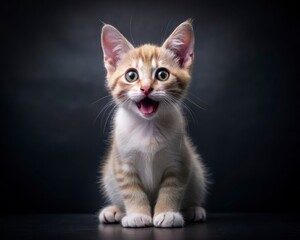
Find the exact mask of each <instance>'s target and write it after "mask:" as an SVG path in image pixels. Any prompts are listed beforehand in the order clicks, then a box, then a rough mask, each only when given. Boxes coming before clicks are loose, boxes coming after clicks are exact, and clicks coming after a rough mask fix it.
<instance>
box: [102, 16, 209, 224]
mask: <svg viewBox="0 0 300 240" xmlns="http://www.w3.org/2000/svg"><path fill="white" fill-rule="evenodd" d="M101 43H102V48H103V53H104V63H105V68H106V70H107V86H108V89H109V91H110V92H111V94H112V96H113V98H114V100H115V102H116V104H117V110H116V113H115V116H114V122H113V131H112V134H111V147H110V151H109V153H108V156H107V158H106V159H105V163H104V165H103V167H102V186H103V190H104V192H105V194H106V196H107V198H108V200H109V202H110V205H109V206H107V207H105V208H104V209H102V211H101V212H100V214H99V219H100V222H101V223H114V222H121V224H122V226H123V227H146V226H152V225H154V226H155V227H182V226H184V220H187V221H203V220H205V210H204V209H203V208H202V207H201V206H202V204H203V202H204V198H205V193H206V177H205V169H204V166H203V164H202V162H201V158H200V156H199V155H198V154H197V153H196V150H195V148H194V147H193V145H192V143H191V140H190V138H189V137H188V134H187V132H186V129H185V120H184V116H183V114H182V110H181V102H182V99H183V97H184V95H185V93H186V91H187V88H188V86H189V84H190V80H191V68H192V64H193V60H194V50H193V48H194V33H193V27H192V22H191V21H190V20H187V21H185V22H183V23H182V24H180V25H179V26H178V27H177V28H176V29H175V31H174V32H173V33H172V34H171V35H170V36H169V38H168V39H167V40H166V41H165V42H164V44H163V45H162V46H161V47H159V46H155V45H150V44H146V45H142V46H140V47H136V48H135V47H133V46H132V45H131V43H129V42H128V41H127V40H126V38H125V37H124V36H123V35H122V34H121V33H120V32H119V31H118V30H117V29H115V28H114V27H113V26H111V25H108V24H105V25H104V26H103V29H102V35H101Z"/></svg>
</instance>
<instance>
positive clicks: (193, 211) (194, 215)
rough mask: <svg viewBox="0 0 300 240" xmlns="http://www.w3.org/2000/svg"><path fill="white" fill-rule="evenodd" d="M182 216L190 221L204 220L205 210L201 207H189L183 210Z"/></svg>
mask: <svg viewBox="0 0 300 240" xmlns="http://www.w3.org/2000/svg"><path fill="white" fill-rule="evenodd" d="M183 215H184V218H185V219H186V220H187V221H190V222H204V221H205V220H206V212H205V209H204V208H202V207H191V208H188V209H187V210H185V211H184V213H183Z"/></svg>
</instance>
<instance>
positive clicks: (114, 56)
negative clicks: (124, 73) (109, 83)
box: [101, 25, 133, 67]
mask: <svg viewBox="0 0 300 240" xmlns="http://www.w3.org/2000/svg"><path fill="white" fill-rule="evenodd" d="M101 42H102V48H103V53H104V62H105V63H106V64H108V65H110V66H112V67H116V65H117V62H118V61H119V60H120V58H121V57H122V55H123V54H124V53H126V52H127V51H128V50H130V49H131V48H133V47H132V45H131V44H130V43H129V42H128V41H127V40H126V38H125V37H123V35H122V34H121V33H120V32H119V31H118V30H117V29H115V28H114V27H112V26H110V25H106V26H104V27H103V29H102V39H101Z"/></svg>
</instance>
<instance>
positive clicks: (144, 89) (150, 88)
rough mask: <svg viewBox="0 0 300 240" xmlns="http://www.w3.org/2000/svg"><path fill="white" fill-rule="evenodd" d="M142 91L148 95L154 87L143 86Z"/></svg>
mask: <svg viewBox="0 0 300 240" xmlns="http://www.w3.org/2000/svg"><path fill="white" fill-rule="evenodd" d="M141 91H142V92H143V93H144V94H145V95H146V96H148V95H149V94H150V93H151V92H152V91H153V88H152V87H141Z"/></svg>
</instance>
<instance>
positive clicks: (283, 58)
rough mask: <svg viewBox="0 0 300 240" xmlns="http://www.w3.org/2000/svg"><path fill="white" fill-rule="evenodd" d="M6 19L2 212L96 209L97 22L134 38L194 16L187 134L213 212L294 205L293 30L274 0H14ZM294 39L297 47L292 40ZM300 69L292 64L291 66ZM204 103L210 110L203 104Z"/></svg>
mask: <svg viewBox="0 0 300 240" xmlns="http://www.w3.org/2000/svg"><path fill="white" fill-rule="evenodd" d="M1 8H2V11H3V13H2V14H1V18H2V19H1V24H2V27H1V32H2V34H1V35H2V37H1V41H2V44H1V53H2V57H1V68H2V70H1V71H2V74H1V76H2V77H1V118H0V121H1V125H0V126H1V134H0V139H1V163H0V169H1V176H0V187H1V189H0V190H1V198H0V201H1V205H0V212H1V213H44V212H46V213H56V212H61V213H71V212H72V213H83V212H86V213H93V212H96V211H97V210H98V209H99V208H100V207H101V206H103V204H104V202H103V199H102V198H101V194H100V192H99V189H98V183H97V181H98V177H99V173H98V168H99V165H100V164H101V159H102V156H103V154H104V152H105V148H106V146H107V145H108V144H107V139H108V137H107V136H108V131H109V123H107V124H106V128H105V129H104V126H105V122H106V119H107V116H108V112H109V110H110V109H108V111H106V112H104V114H101V115H100V116H99V117H98V118H97V120H95V119H96V117H97V114H98V113H99V112H100V111H101V109H102V108H103V107H104V105H105V103H106V102H107V101H108V98H105V99H104V100H101V101H99V102H97V103H95V104H92V103H93V102H94V101H96V100H97V99H100V98H101V97H103V96H106V95H107V94H108V93H107V91H106V89H105V87H104V76H105V71H104V67H103V62H102V52H101V47H100V29H101V26H102V23H101V21H103V22H106V23H110V24H113V25H114V26H116V27H117V28H118V29H119V30H120V31H121V32H122V33H123V34H124V35H125V36H126V37H127V38H128V39H129V40H130V41H134V44H135V45H139V44H141V43H148V42H151V43H156V44H160V43H161V42H162V40H163V39H164V38H165V37H166V36H168V34H170V33H171V32H172V30H173V29H174V28H175V27H176V26H177V25H178V24H179V23H181V22H182V21H184V20H186V19H187V18H189V17H193V18H194V29H195V35H196V46H195V56H196V58H195V67H194V74H193V83H192V86H191V88H190V91H189V92H190V94H189V96H188V97H189V99H190V101H186V104H187V105H188V106H189V107H190V109H191V111H192V112H193V117H191V115H190V114H188V112H187V117H188V119H189V132H190V133H191V136H192V138H193V140H194V142H195V144H196V145H197V147H198V149H199V151H200V153H201V154H202V156H203V158H204V160H205V163H206V165H207V166H208V168H209V169H210V173H211V179H212V180H213V182H214V184H213V185H212V186H211V188H210V194H209V197H208V201H207V205H206V207H207V209H208V211H209V212H230V211H242V212H250V211H261V212H271V211H276V212H277V211H298V210H299V204H298V203H299V197H297V195H296V193H297V192H298V191H299V186H298V184H297V182H298V175H297V173H298V167H299V164H298V159H299V140H298V139H299V101H298V97H297V95H298V91H297V90H296V89H297V87H298V82H297V81H296V80H298V75H296V70H298V69H296V66H297V65H298V64H297V63H298V62H299V60H298V59H297V58H296V51H297V50H298V49H297V47H298V46H297V45H298V44H299V26H298V25H297V21H296V20H297V18H296V14H298V13H296V8H295V6H293V4H292V3H291V2H290V3H287V2H282V3H275V2H274V1H273V2H270V3H269V1H258V2H256V1H250V2H246V1H239V2H232V1H230V2H229V1H220V2H215V1H208V2H203V1H197V2H192V1H190V0H185V1H175V0H174V1H170V2H163V1H136V2H130V1H115V0H106V1H100V0H99V1H95V2H86V1H81V2H80V1H78V2H77V1H59V2H55V1H36V2H34V1H19V2H16V1H15V2H14V1H12V2H11V3H10V4H7V5H3V6H2V7H1ZM296 44H297V45H296ZM298 72H299V71H297V73H298ZM191 102H194V103H195V104H197V105H200V106H202V107H203V106H207V110H205V111H204V110H201V109H200V108H198V107H197V106H196V105H195V104H193V103H191Z"/></svg>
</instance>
